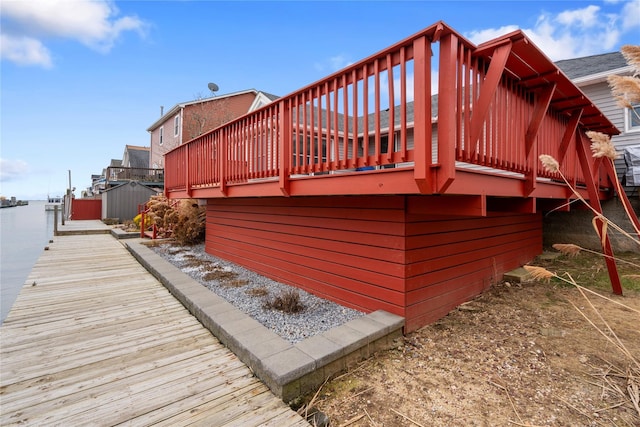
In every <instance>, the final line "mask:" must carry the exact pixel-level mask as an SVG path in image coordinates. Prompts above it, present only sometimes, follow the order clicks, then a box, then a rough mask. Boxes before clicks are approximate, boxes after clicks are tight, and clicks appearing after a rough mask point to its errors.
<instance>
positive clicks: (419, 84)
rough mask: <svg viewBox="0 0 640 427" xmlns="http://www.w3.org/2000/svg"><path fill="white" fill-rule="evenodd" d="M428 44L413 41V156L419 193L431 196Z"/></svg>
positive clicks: (423, 38)
mask: <svg viewBox="0 0 640 427" xmlns="http://www.w3.org/2000/svg"><path fill="white" fill-rule="evenodd" d="M430 58H431V42H429V41H428V40H427V38H426V37H424V36H423V37H420V38H418V39H416V40H414V41H413V62H414V79H415V80H414V88H413V92H414V95H413V109H414V115H415V119H414V131H413V132H414V140H415V145H414V153H415V163H414V168H413V177H414V180H415V182H416V185H417V186H418V189H419V191H420V193H422V194H431V193H432V179H431V167H430V166H431V162H432V159H431V156H432V153H431V101H430V98H431V96H430V94H431V64H430V63H429V62H430Z"/></svg>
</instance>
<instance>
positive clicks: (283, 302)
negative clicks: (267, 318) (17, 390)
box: [264, 289, 305, 314]
mask: <svg viewBox="0 0 640 427" xmlns="http://www.w3.org/2000/svg"><path fill="white" fill-rule="evenodd" d="M264 306H265V308H268V309H271V310H279V311H282V312H283V313H287V314H294V313H299V312H301V311H302V310H304V308H305V307H304V304H302V302H301V301H300V294H299V293H298V291H297V290H296V289H289V290H287V291H284V292H282V293H281V294H280V295H278V296H276V297H274V298H273V299H272V300H269V301H267V302H266V303H265V305H264Z"/></svg>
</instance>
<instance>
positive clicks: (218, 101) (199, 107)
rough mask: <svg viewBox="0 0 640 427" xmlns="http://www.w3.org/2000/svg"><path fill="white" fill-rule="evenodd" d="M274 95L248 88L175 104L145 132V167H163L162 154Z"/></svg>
mask: <svg viewBox="0 0 640 427" xmlns="http://www.w3.org/2000/svg"><path fill="white" fill-rule="evenodd" d="M277 98H278V97H277V96H275V95H271V94H269V93H266V92H261V91H257V90H255V89H248V90H244V91H240V92H234V93H230V94H226V95H219V96H214V97H211V98H203V99H197V100H195V101H190V102H183V103H180V104H176V105H175V106H174V107H173V108H171V109H170V110H169V111H167V112H166V113H164V112H163V110H161V112H160V114H161V117H160V118H159V119H158V120H157V121H156V122H155V123H153V124H152V125H151V126H150V127H149V128H148V129H147V131H148V132H149V133H150V137H151V148H150V159H149V163H148V164H149V166H148V167H151V168H154V169H156V168H163V167H164V154H165V153H167V152H168V151H170V150H172V149H174V148H175V147H177V146H179V145H181V144H183V143H184V142H187V141H189V140H191V139H193V138H195V137H197V136H200V135H202V134H203V133H206V132H208V131H210V130H211V129H214V128H216V127H218V126H220V125H221V124H224V123H227V122H228V121H230V120H233V119H235V118H236V117H240V116H242V115H244V114H246V113H248V112H250V111H254V110H256V109H258V108H260V107H262V106H264V105H267V104H269V103H270V102H272V101H273V100H275V99H277Z"/></svg>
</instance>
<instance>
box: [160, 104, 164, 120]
mask: <svg viewBox="0 0 640 427" xmlns="http://www.w3.org/2000/svg"><path fill="white" fill-rule="evenodd" d="M163 115H164V105H161V106H160V117H162V116H163Z"/></svg>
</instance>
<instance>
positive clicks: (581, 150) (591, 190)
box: [576, 135, 622, 295]
mask: <svg viewBox="0 0 640 427" xmlns="http://www.w3.org/2000/svg"><path fill="white" fill-rule="evenodd" d="M576 151H577V152H578V159H579V161H580V166H581V167H582V174H583V176H584V179H585V181H586V184H587V192H588V194H589V205H590V206H591V208H592V209H593V211H594V217H595V219H594V226H595V228H596V232H597V233H598V236H599V237H600V244H601V245H602V252H603V254H604V256H605V258H604V259H605V262H606V264H607V270H608V272H609V280H610V281H611V288H612V290H613V293H614V294H616V295H622V285H621V283H620V276H619V274H618V268H617V266H616V261H615V259H614V258H613V249H612V248H611V241H610V240H609V236H608V234H607V231H606V228H605V226H604V220H603V219H602V218H600V217H599V216H602V205H601V204H600V198H599V194H598V188H597V186H596V183H595V181H594V179H593V170H592V168H591V164H590V163H589V158H590V156H589V150H588V148H587V142H586V141H585V140H584V137H583V136H582V135H577V139H576Z"/></svg>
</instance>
